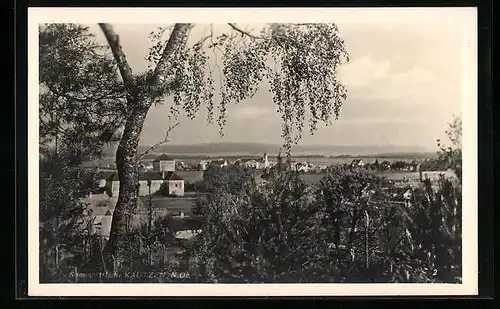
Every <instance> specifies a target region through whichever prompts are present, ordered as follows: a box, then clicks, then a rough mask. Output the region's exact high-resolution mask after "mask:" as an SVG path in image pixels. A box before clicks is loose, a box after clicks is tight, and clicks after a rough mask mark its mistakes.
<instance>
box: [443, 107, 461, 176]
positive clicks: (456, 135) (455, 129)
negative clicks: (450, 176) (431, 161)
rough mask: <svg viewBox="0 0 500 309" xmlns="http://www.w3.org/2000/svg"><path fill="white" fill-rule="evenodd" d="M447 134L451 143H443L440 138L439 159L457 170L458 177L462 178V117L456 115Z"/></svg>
mask: <svg viewBox="0 0 500 309" xmlns="http://www.w3.org/2000/svg"><path fill="white" fill-rule="evenodd" d="M446 135H447V136H448V139H449V141H450V143H451V145H448V146H447V145H445V144H441V141H440V140H438V147H439V151H438V160H439V161H440V162H443V163H445V164H446V165H447V166H448V167H450V168H452V169H453V170H454V171H455V174H456V175H457V177H458V178H459V179H460V180H461V179H462V119H461V118H460V117H457V116H454V118H453V121H452V122H451V123H450V124H449V128H448V130H446Z"/></svg>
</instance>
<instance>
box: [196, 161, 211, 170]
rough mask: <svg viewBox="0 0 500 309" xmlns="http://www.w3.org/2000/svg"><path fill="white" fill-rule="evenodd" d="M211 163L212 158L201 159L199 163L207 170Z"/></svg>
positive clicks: (201, 168)
mask: <svg viewBox="0 0 500 309" xmlns="http://www.w3.org/2000/svg"><path fill="white" fill-rule="evenodd" d="M209 163H210V160H201V161H200V164H199V167H200V170H202V171H205V170H206V169H207V166H208V164H209Z"/></svg>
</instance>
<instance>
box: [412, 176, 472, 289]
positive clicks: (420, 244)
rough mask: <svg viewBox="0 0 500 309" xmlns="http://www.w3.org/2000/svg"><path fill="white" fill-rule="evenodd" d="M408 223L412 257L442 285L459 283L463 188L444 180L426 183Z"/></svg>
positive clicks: (415, 202) (416, 198) (417, 194)
mask: <svg viewBox="0 0 500 309" xmlns="http://www.w3.org/2000/svg"><path fill="white" fill-rule="evenodd" d="M404 219H405V220H404V222H405V224H406V227H407V229H408V233H409V235H408V236H409V250H408V254H409V256H410V257H411V259H412V260H413V261H419V263H420V264H421V265H425V266H423V268H425V269H426V270H427V275H428V277H429V278H431V279H432V280H434V281H438V282H456V281H457V280H459V278H461V270H462V266H461V265H462V261H461V258H462V251H461V247H462V189H461V186H460V185H459V184H456V183H453V182H452V181H451V180H449V179H446V178H444V177H441V178H440V179H439V181H438V182H437V183H436V184H432V183H431V182H430V181H429V180H426V181H425V185H424V188H423V190H421V191H420V192H419V191H417V192H416V194H415V197H414V203H413V206H412V207H411V208H410V209H409V210H408V211H407V213H406V216H405V218H404Z"/></svg>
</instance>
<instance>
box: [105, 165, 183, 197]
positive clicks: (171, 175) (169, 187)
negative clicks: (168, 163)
mask: <svg viewBox="0 0 500 309" xmlns="http://www.w3.org/2000/svg"><path fill="white" fill-rule="evenodd" d="M149 181H150V182H151V183H150V184H149ZM150 186H151V187H150ZM105 191H106V193H107V194H108V195H109V196H110V197H115V196H118V193H119V192H120V181H119V180H118V174H117V173H113V174H112V175H110V176H109V177H108V178H107V181H106V189H105ZM150 193H151V194H157V193H162V194H165V195H176V196H183V195H184V179H182V177H180V176H179V175H177V174H176V173H175V172H165V171H162V172H158V171H152V172H140V173H139V196H147V195H149V194H150Z"/></svg>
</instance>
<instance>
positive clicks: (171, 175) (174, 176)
mask: <svg viewBox="0 0 500 309" xmlns="http://www.w3.org/2000/svg"><path fill="white" fill-rule="evenodd" d="M165 180H184V179H183V178H182V177H181V176H179V175H177V174H176V173H174V172H166V173H165Z"/></svg>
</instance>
